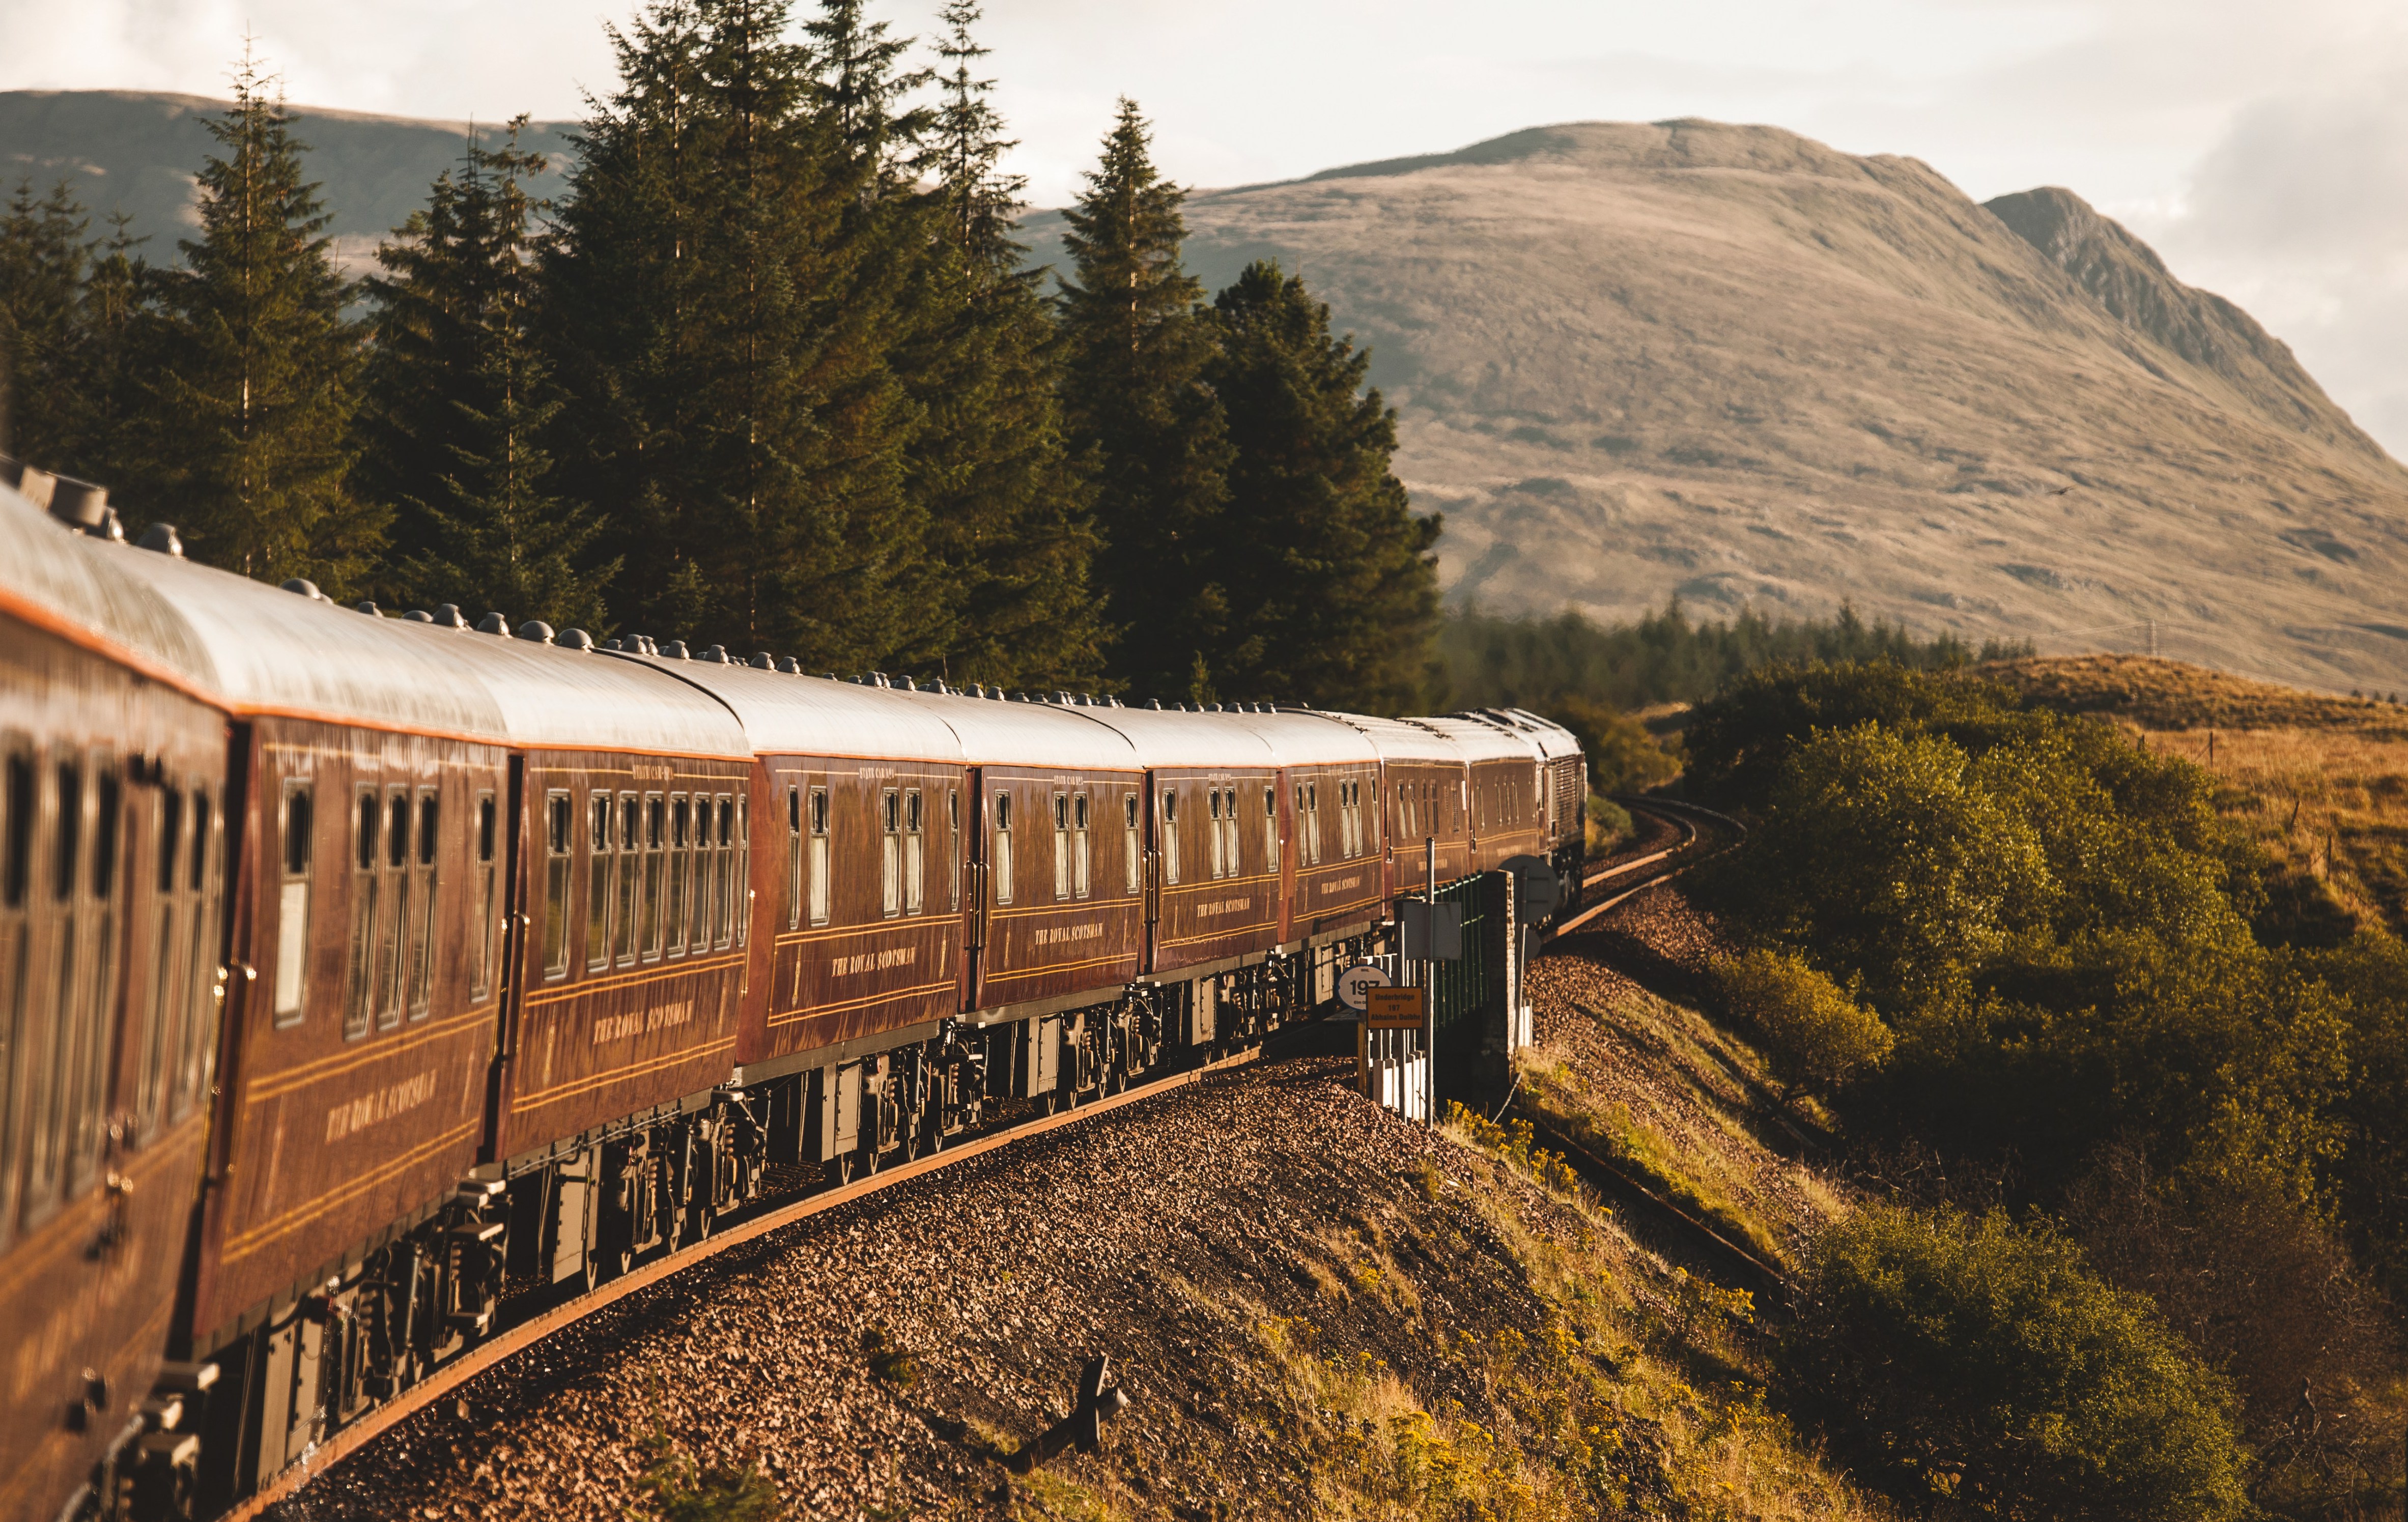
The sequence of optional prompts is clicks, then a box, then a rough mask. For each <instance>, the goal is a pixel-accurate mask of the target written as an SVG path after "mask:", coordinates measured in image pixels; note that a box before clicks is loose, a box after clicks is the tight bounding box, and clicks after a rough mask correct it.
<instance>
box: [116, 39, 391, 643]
mask: <svg viewBox="0 0 2408 1522" xmlns="http://www.w3.org/2000/svg"><path fill="white" fill-rule="evenodd" d="M268 83H269V81H267V80H265V79H264V78H262V77H261V76H260V74H259V72H258V70H257V68H256V66H255V65H254V64H252V63H251V61H250V60H249V59H248V58H246V59H245V60H244V62H243V64H242V65H241V69H240V71H239V72H238V73H237V74H236V77H235V96H234V101H233V103H232V104H231V105H230V106H229V107H227V108H226V110H225V112H224V114H223V115H222V116H221V117H219V118H218V119H217V120H215V121H211V122H209V123H208V127H209V132H210V135H212V136H214V137H215V138H216V139H217V143H218V147H219V149H220V150H221V154H222V156H220V154H212V155H211V156H210V157H209V158H208V160H207V162H206V163H205V164H204V166H203V167H202V170H201V173H200V175H199V188H200V206H199V212H200V223H201V235H200V237H199V238H198V239H196V240H187V241H184V242H182V243H180V244H179V247H180V248H181V249H182V250H183V253H184V260H185V267H184V268H183V269H181V270H178V271H174V272H172V273H171V274H169V275H167V277H165V279H164V280H163V282H162V292H161V296H162V303H163V306H164V307H165V321H164V325H163V331H162V333H161V334H160V337H161V339H162V343H161V348H160V355H159V363H160V372H159V379H158V384H157V386H156V388H155V389H154V391H152V394H151V396H150V399H149V409H148V410H149V411H150V422H151V425H152V427H153V428H154V429H155V430H156V456H157V459H158V462H159V465H160V468H161V485H162V486H163V487H164V488H165V491H166V493H167V495H168V497H169V499H170V500H171V502H172V503H173V505H175V507H176V508H177V510H178V511H179V513H180V515H181V523H182V525H183V527H184V529H185V537H186V541H187V543H188V545H189V546H190V548H191V552H192V553H193V555H194V556H195V557H196V558H199V559H203V560H207V561H208V562H211V563H213V564H216V565H221V566H223V567H225V568H227V569H229V570H235V571H239V572H241V573H243V574H244V575H246V576H254V577H257V578H259V579H262V580H267V581H280V580H283V579H284V578H286V577H289V576H309V577H311V578H313V579H315V580H316V581H317V582H318V583H319V584H320V585H321V586H322V588H323V589H324V590H326V592H327V593H328V595H330V596H335V597H343V596H346V595H348V594H349V592H350V591H351V588H352V585H353V584H354V583H355V582H356V581H358V580H359V579H360V578H361V577H362V576H364V575H365V574H366V571H367V569H368V566H369V564H370V562H371V561H372V559H373V558H374V556H375V554H376V552H377V549H378V547H379V544H380V539H381V533H382V527H383V518H384V515H383V514H382V513H381V512H380V511H378V510H376V509H374V508H371V507H368V506H366V505H363V504H361V503H359V502H357V501H356V500H354V499H353V498H352V497H351V494H350V492H349V491H348V490H347V489H346V486H345V477H346V475H347V474H348V472H349V470H350V468H351V447H350V444H349V439H348V435H349V430H350V427H351V414H352V412H353V410H354V408H355V405H356V402H355V391H356V384H357V377H358V371H359V343H358V335H357V334H356V332H355V331H354V329H353V327H352V325H351V323H350V322H348V321H346V320H345V319H344V315H343V308H344V306H345V304H346V302H347V301H348V300H349V298H350V295H351V289H350V287H349V285H348V284H347V283H346V282H345V281H344V280H343V279H342V277H340V276H339V275H338V274H337V272H336V269H335V265H334V261H333V258H332V251H331V250H332V245H331V242H330V240H329V239H327V238H326V237H325V236H324V235H323V234H324V232H325V228H326V225H327V222H328V220H329V218H328V217H327V215H326V213H325V210H324V208H323V206H322V204H321V203H320V201H319V199H318V187H317V186H316V185H315V184H312V183H309V182H308V181H306V180H305V179H303V178H302V166H301V155H302V154H303V153H304V152H305V151H307V149H306V148H305V147H304V145H303V144H302V143H301V142H300V141H299V140H297V139H296V138H295V137H294V135H293V131H292V128H293V121H294V118H293V116H292V114H291V113H290V112H289V111H287V110H286V109H285V107H284V104H283V102H282V100H281V99H280V98H279V99H270V98H269V97H268V95H267V94H266V93H265V91H266V89H267V86H268Z"/></svg>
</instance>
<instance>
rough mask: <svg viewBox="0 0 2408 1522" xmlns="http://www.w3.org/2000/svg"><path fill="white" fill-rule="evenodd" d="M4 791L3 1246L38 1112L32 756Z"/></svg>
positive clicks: (19, 764) (24, 758)
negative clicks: (28, 905)
mask: <svg viewBox="0 0 2408 1522" xmlns="http://www.w3.org/2000/svg"><path fill="white" fill-rule="evenodd" d="M34 777H35V772H34V760H33V758H32V757H31V756H28V755H24V754H22V753H12V754H11V755H10V756H9V757H8V760H7V785H6V788H5V789H0V974H6V976H7V984H6V985H5V986H0V1244H5V1243H7V1240H8V1236H9V1230H10V1228H11V1227H12V1226H13V1225H14V1224H15V1221H16V1216H17V1160H18V1155H19V1148H20V1147H21V1146H22V1145H23V1127H22V1117H24V1116H25V1115H26V1114H27V1113H29V1112H30V1111H32V1110H34V1109H36V1108H37V1106H36V1104H34V1103H31V1102H28V1099H29V1096H28V1093H27V1090H28V1089H29V1088H31V1086H32V1083H33V1077H34V1074H33V1071H32V1069H33V1063H34V1061H35V1060H36V1059H35V1058H33V1057H32V1056H31V1055H29V1054H28V1053H27V1052H26V1051H25V1050H24V1045H25V1043H26V1042H27V1041H29V1040H32V1039H33V1038H34V1037H35V1036H36V1030H35V1028H34V1026H33V1024H32V1023H31V1022H29V1020H28V1018H27V1016H28V1013H29V1011H28V1008H27V1001H26V994H27V992H28V990H29V986H30V976H31V969H30V968H29V967H28V966H27V962H28V961H29V960H30V955H31V952H32V949H33V932H32V930H31V927H30V926H29V925H28V924H27V923H26V916H25V889H26V885H27V879H28V876H29V875H30V872H31V868H32V862H33V853H34V808H35V797H34V789H35V783H34Z"/></svg>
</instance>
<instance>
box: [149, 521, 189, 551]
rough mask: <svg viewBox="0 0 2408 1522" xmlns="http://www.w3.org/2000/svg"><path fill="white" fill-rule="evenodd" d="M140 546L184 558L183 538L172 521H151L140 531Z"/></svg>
mask: <svg viewBox="0 0 2408 1522" xmlns="http://www.w3.org/2000/svg"><path fill="white" fill-rule="evenodd" d="M141 548H144V549H155V550H157V551H158V552H159V553H160V554H162V555H173V556H175V557H176V558H177V559H178V560H182V559H183V558H184V538H183V535H181V534H179V533H177V532H176V525H175V524H173V523H153V524H151V525H150V527H149V528H147V529H144V530H143V531H142V539H141Z"/></svg>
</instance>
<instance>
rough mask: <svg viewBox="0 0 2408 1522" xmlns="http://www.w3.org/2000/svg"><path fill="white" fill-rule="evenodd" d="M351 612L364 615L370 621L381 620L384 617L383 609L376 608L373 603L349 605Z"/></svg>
mask: <svg viewBox="0 0 2408 1522" xmlns="http://www.w3.org/2000/svg"><path fill="white" fill-rule="evenodd" d="M351 611H352V612H354V613H365V614H366V615H367V616H368V617H369V618H371V619H381V618H383V617H384V609H382V608H380V607H379V606H377V605H375V604H374V603H353V604H352V605H351Z"/></svg>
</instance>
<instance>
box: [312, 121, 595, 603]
mask: <svg viewBox="0 0 2408 1522" xmlns="http://www.w3.org/2000/svg"><path fill="white" fill-rule="evenodd" d="M525 128H526V118H525V117H523V116H522V117H520V118H519V119H518V120H516V121H512V122H511V123H510V125H509V137H508V140H507V142H506V143H505V145H504V146H501V147H498V148H491V149H489V148H486V147H484V146H482V145H480V143H479V142H478V141H477V140H476V138H475V137H474V136H473V135H472V136H471V137H470V138H469V141H468V145H467V149H466V156H465V162H464V164H463V166H462V168H461V170H460V172H459V173H458V174H457V175H456V176H455V175H453V174H452V172H450V171H448V170H447V171H446V172H445V173H444V174H443V175H442V176H441V177H440V178H437V180H436V181H435V185H434V188H433V191H432V192H431V193H430V195H429V197H428V200H427V205H426V207H425V209H423V210H422V211H418V212H414V213H412V214H411V216H410V219H409V222H408V223H407V224H406V225H404V226H403V227H402V228H401V229H399V232H398V236H397V237H396V238H395V239H394V240H393V241H390V242H387V243H386V244H384V245H383V246H382V247H381V248H380V249H378V250H377V261H378V263H380V264H381V265H382V266H383V267H384V269H385V271H386V273H385V275H384V276H383V277H381V278H371V280H370V282H369V284H370V288H371V292H372V293H373V295H374V296H375V298H376V301H377V304H378V308H379V309H378V312H377V314H376V317H375V320H374V328H375V334H376V348H375V354H374V358H373V359H372V360H371V361H370V363H369V367H368V373H367V383H366V404H365V405H364V407H363V411H362V415H361V425H362V426H361V434H362V435H363V438H364V439H365V441H366V448H365V452H364V454H363V458H362V460H361V468H360V472H359V479H360V485H361V490H362V491H363V492H364V493H366V494H370V495H372V496H374V497H375V498H376V500H378V501H380V502H382V503H384V504H386V505H389V506H391V507H392V508H393V509H394V551H395V552H396V555H395V558H396V560H397V562H398V563H397V564H395V565H394V568H393V570H392V571H391V572H390V573H389V575H388V576H387V585H388V587H389V589H390V594H391V595H392V596H393V598H394V601H395V602H405V601H415V602H418V603H420V604H423V605H430V606H431V605H436V604H438V603H447V602H448V603H457V604H459V605H461V606H463V607H470V608H491V609H498V610H501V611H504V612H506V613H508V614H509V616H510V617H511V618H512V619H520V618H534V619H543V620H544V621H546V622H548V623H550V624H552V626H553V627H554V628H555V629H565V628H568V627H572V626H579V627H584V628H588V629H594V628H597V627H599V626H600V624H601V622H602V617H603V605H602V589H603V588H604V586H605V585H606V584H607V583H608V582H609V579H610V577H611V576H612V575H614V574H615V572H616V569H617V567H616V564H615V562H613V563H609V564H604V565H600V566H595V565H592V564H591V563H590V560H591V553H590V551H591V547H592V545H593V542H594V540H595V535H596V534H597V533H599V532H600V530H601V527H602V525H601V523H600V521H599V519H597V518H596V517H595V514H594V513H593V512H592V511H591V510H590V509H588V508H586V507H584V506H583V505H572V504H570V503H567V502H565V501H563V500H562V499H561V498H559V497H558V496H556V495H554V494H553V493H552V491H551V490H550V477H551V474H552V457H551V455H550V453H549V452H548V451H547V449H546V448H545V446H544V435H545V431H546V429H547V428H548V427H549V426H550V425H551V423H552V420H553V419H554V418H555V417H556V416H557V414H558V413H559V411H560V408H561V402H560V398H559V392H558V390H557V388H556V387H555V386H554V385H553V384H552V375H551V367H550V365H549V363H547V361H546V360H545V358H544V355H543V353H542V351H541V349H540V348H538V345H537V343H536V340H535V334H534V332H533V317H534V311H533V307H534V298H535V274H534V269H533V259H534V253H535V249H534V228H533V225H532V223H533V218H534V214H535V211H536V209H537V208H536V206H535V205H534V203H533V202H532V201H531V200H530V199H529V197H528V195H527V192H526V188H525V182H526V181H527V180H528V179H529V178H533V177H535V176H537V175H539V174H541V173H542V172H543V170H544V168H545V164H546V161H545V157H544V155H543V154H541V153H538V152H531V151H528V150H526V149H523V148H522V147H521V146H520V135H521V134H522V133H523V131H524V130H525Z"/></svg>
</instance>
